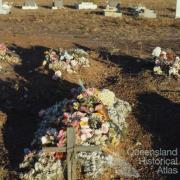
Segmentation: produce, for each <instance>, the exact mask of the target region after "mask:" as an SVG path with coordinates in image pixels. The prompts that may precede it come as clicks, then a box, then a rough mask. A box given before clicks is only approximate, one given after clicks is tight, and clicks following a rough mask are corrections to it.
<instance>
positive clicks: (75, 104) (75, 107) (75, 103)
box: [73, 102, 80, 110]
mask: <svg viewBox="0 0 180 180" xmlns="http://www.w3.org/2000/svg"><path fill="white" fill-rule="evenodd" d="M79 106H80V104H79V103H78V102H74V103H73V108H74V109H76V110H78V109H79Z"/></svg>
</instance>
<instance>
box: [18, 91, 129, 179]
mask: <svg viewBox="0 0 180 180" xmlns="http://www.w3.org/2000/svg"><path fill="white" fill-rule="evenodd" d="M130 111H131V107H130V105H129V103H128V102H125V101H122V100H120V99H118V98H116V96H115V94H114V93H113V92H112V91H110V90H108V89H103V90H98V89H96V88H89V89H84V90H83V91H82V90H81V92H80V88H78V89H72V98H71V99H64V100H63V101H61V102H59V103H57V104H56V105H54V106H52V107H51V108H49V109H47V110H41V111H40V112H39V116H40V117H41V118H42V121H41V123H40V125H39V128H38V130H37V131H36V133H35V138H34V140H33V142H32V144H31V145H32V147H36V148H40V149H41V148H42V147H43V146H57V147H63V146H66V130H67V127H69V126H72V127H74V128H75V132H76V144H77V145H84V146H93V145H101V146H104V147H106V146H108V145H109V144H111V145H116V144H118V142H119V140H120V138H121V136H122V133H123V131H124V129H125V128H126V127H127V123H126V122H125V118H126V117H127V115H128V114H129V112H130ZM96 155H97V156H96V160H98V161H99V162H100V161H102V158H103V161H108V158H107V157H105V155H102V152H101V153H97V154H96ZM47 156H52V159H53V161H54V163H56V162H57V161H59V160H60V164H63V161H64V159H65V154H64V153H57V152H52V153H50V154H48V155H46V154H44V153H42V152H41V150H40V151H37V150H36V151H35V153H32V151H30V152H28V153H27V154H26V156H25V159H24V162H23V163H22V164H21V165H20V168H21V169H23V170H24V169H26V171H25V172H24V173H22V174H21V177H22V178H24V179H27V177H28V178H37V177H38V178H40V177H41V178H42V177H44V176H46V175H48V173H49V174H51V176H53V174H56V173H57V171H58V169H53V170H51V168H50V166H47V167H49V169H48V170H47V169H46V171H45V170H42V169H43V168H41V167H43V165H39V163H40V164H42V163H41V161H40V160H39V158H41V159H44V158H45V159H46V161H47V162H48V158H47ZM78 156H79V157H80V159H83V160H82V161H81V162H82V166H84V167H85V166H86V163H87V162H86V163H85V160H84V158H85V156H86V159H87V158H88V157H89V156H90V157H91V158H95V156H94V155H93V153H86V152H84V153H78ZM90 157H89V160H91V158H90ZM29 159H33V161H32V160H31V161H30V160H29ZM32 162H33V163H32ZM93 162H94V163H93V164H92V166H91V167H92V168H90V169H89V172H87V174H89V175H92V174H93V173H94V172H95V171H97V169H99V168H100V167H99V166H100V164H102V163H99V166H97V163H95V162H96V161H93ZM37 163H38V165H37ZM84 163H85V164H84ZM50 164H51V162H50ZM39 166H40V169H38V167H39ZM29 167H31V168H29ZM35 167H36V168H35ZM56 167H58V166H56ZM95 167H96V168H95ZM30 169H31V170H30ZM32 169H33V170H32ZM61 174H62V173H61Z"/></svg>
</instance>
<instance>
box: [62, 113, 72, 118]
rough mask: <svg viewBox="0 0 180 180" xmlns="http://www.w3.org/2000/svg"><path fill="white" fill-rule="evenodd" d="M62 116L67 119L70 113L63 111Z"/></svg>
mask: <svg viewBox="0 0 180 180" xmlns="http://www.w3.org/2000/svg"><path fill="white" fill-rule="evenodd" d="M63 117H64V118H65V119H69V118H70V117H71V114H69V113H67V112H65V113H64V114H63Z"/></svg>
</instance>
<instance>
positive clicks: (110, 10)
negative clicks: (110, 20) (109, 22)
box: [104, 0, 122, 17]
mask: <svg viewBox="0 0 180 180" xmlns="http://www.w3.org/2000/svg"><path fill="white" fill-rule="evenodd" d="M118 6H119V0H109V1H108V5H107V6H106V9H104V15H105V16H110V17H122V13H121V9H120V6H119V7H118Z"/></svg>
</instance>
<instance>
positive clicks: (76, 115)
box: [72, 111, 86, 118]
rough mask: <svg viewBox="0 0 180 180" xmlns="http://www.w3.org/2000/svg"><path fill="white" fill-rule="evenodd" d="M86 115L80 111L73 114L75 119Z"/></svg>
mask: <svg viewBox="0 0 180 180" xmlns="http://www.w3.org/2000/svg"><path fill="white" fill-rule="evenodd" d="M85 115H86V114H85V113H82V112H80V111H76V112H74V113H73V114H72V118H75V117H84V116H85Z"/></svg>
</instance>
